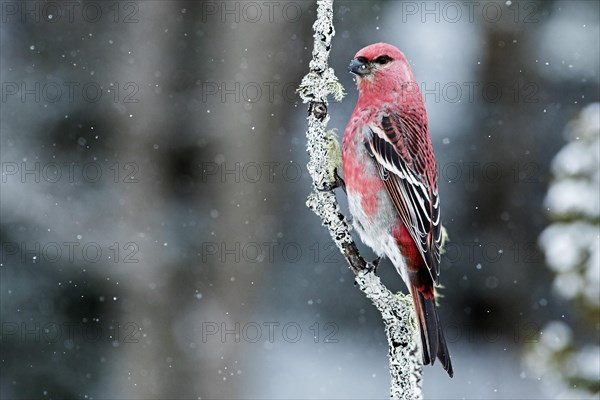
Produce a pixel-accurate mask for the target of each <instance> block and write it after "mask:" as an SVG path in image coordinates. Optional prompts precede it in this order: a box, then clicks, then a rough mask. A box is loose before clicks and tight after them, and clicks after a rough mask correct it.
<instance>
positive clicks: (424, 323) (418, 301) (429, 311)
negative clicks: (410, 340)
mask: <svg viewBox="0 0 600 400" xmlns="http://www.w3.org/2000/svg"><path fill="white" fill-rule="evenodd" d="M410 291H411V293H412V296H413V303H414V306H415V312H416V314H417V321H418V324H419V332H420V334H421V344H422V346H421V349H422V352H423V364H424V365H427V364H431V365H433V364H434V362H435V360H436V356H437V358H438V359H439V360H440V362H441V363H442V366H443V367H444V369H445V370H446V372H448V375H449V376H450V377H452V375H454V371H453V370H452V363H451V362H450V354H449V353H448V346H446V338H445V337H444V332H443V330H442V324H441V323H440V319H439V318H438V315H437V311H436V310H435V300H434V298H433V296H432V298H426V297H425V296H424V295H423V293H422V292H421V291H420V290H419V289H418V288H417V286H415V285H411V290H410Z"/></svg>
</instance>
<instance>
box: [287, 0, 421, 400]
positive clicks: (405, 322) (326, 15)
mask: <svg viewBox="0 0 600 400" xmlns="http://www.w3.org/2000/svg"><path fill="white" fill-rule="evenodd" d="M317 6H318V8H317V19H316V21H315V23H314V25H313V30H314V48H313V53H312V61H311V62H310V72H309V73H308V74H307V75H306V76H305V77H304V79H303V80H302V83H301V85H300V87H299V89H298V93H299V94H300V97H301V98H302V100H303V101H304V103H308V105H309V107H308V131H307V132H306V136H307V139H308V144H307V150H308V154H309V156H310V160H309V162H308V171H309V173H310V176H311V177H312V180H313V192H312V193H311V194H310V195H309V197H308V200H307V205H308V207H309V208H310V209H311V210H313V211H314V212H315V213H316V214H317V215H318V216H319V217H320V218H321V220H322V222H323V225H324V226H325V227H327V229H328V230H329V233H330V234H331V237H332V239H333V241H334V242H335V244H336V245H337V247H338V248H339V249H340V251H341V253H342V254H343V256H344V257H345V258H346V260H347V261H348V264H349V265H350V268H351V269H352V271H353V272H354V274H355V275H356V282H357V284H358V287H359V288H360V290H361V291H363V292H364V293H365V295H366V296H367V298H369V299H370V300H371V301H372V302H373V304H374V305H375V307H376V308H377V309H378V310H379V312H380V313H381V316H382V319H383V323H384V326H385V332H386V335H387V339H388V344H389V365H390V375H391V388H390V397H391V398H393V399H406V400H409V399H410V400H413V399H421V398H422V397H423V395H422V389H421V383H422V381H421V374H422V364H421V356H420V352H419V347H418V342H417V341H416V340H415V333H416V332H417V328H416V327H415V326H414V323H413V321H414V316H413V308H412V305H411V300H410V299H409V298H407V297H404V296H402V295H395V294H393V293H392V292H390V291H389V290H388V289H387V288H386V287H385V286H384V285H383V283H382V282H381V280H380V279H379V277H377V275H375V272H374V267H373V265H372V264H370V263H367V262H366V261H365V260H364V259H363V258H362V257H361V256H360V254H359V252H358V248H357V247H356V244H355V243H354V240H353V239H352V236H351V234H350V227H349V225H348V223H347V220H346V218H345V217H344V215H343V214H342V213H341V211H340V208H339V205H338V203H337V200H336V198H335V194H334V192H333V191H326V190H323V189H324V188H327V187H330V186H331V183H332V182H333V181H334V180H335V170H336V169H338V170H339V169H340V152H339V144H338V142H337V139H336V137H335V133H333V132H332V131H327V123H328V122H329V115H328V112H327V105H328V96H329V95H333V97H334V98H335V99H336V100H338V101H339V100H341V98H342V97H343V95H344V92H343V88H342V86H341V84H340V83H339V82H338V80H337V78H336V76H335V74H334V71H333V69H331V68H330V67H329V63H328V60H329V52H330V50H331V41H332V39H333V36H334V35H335V29H334V26H333V0H318V1H317Z"/></svg>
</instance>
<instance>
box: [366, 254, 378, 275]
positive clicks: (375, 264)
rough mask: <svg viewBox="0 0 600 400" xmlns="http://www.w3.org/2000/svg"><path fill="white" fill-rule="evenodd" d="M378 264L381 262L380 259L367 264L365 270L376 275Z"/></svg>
mask: <svg viewBox="0 0 600 400" xmlns="http://www.w3.org/2000/svg"><path fill="white" fill-rule="evenodd" d="M380 262H381V257H377V258H376V259H374V260H373V261H371V262H370V263H369V264H367V268H368V269H369V272H373V273H374V274H376V273H377V267H379V263H380Z"/></svg>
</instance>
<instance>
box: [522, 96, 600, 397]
mask: <svg viewBox="0 0 600 400" xmlns="http://www.w3.org/2000/svg"><path fill="white" fill-rule="evenodd" d="M566 134H567V138H568V140H569V143H568V144H567V145H566V146H564V147H563V148H562V149H561V150H560V151H559V153H558V154H557V155H556V156H555V157H554V160H553V162H552V174H553V177H554V180H553V182H552V184H551V185H550V188H549V190H548V194H547V196H546V201H545V203H546V204H545V206H546V207H547V210H548V213H549V215H550V218H551V220H552V223H551V224H550V226H548V227H547V228H546V229H545V230H544V231H543V232H542V233H541V235H540V237H539V245H540V247H541V248H542V249H543V251H544V253H545V255H546V263H547V265H548V267H549V268H550V269H551V270H552V271H553V272H554V273H555V278H554V289H555V290H556V292H557V293H558V294H559V295H560V296H561V297H563V298H565V299H567V300H569V301H571V304H572V307H571V310H572V312H573V313H578V314H580V315H573V317H575V318H581V319H582V320H583V321H584V322H585V325H584V326H586V327H589V330H587V331H583V330H581V329H578V330H577V331H576V332H574V331H573V329H572V328H571V327H570V326H569V325H567V324H566V323H565V322H563V321H551V322H549V323H548V324H547V325H546V326H545V327H544V328H543V330H542V334H541V336H540V340H539V342H537V343H536V344H535V345H534V346H532V348H531V349H530V351H529V352H528V354H527V357H526V361H527V364H528V366H529V367H530V369H531V370H532V371H535V373H536V374H539V375H540V376H544V377H545V381H546V382H555V384H556V385H558V387H555V388H553V389H554V390H556V389H558V390H559V391H560V393H561V397H563V398H588V397H593V398H597V397H596V396H598V393H600V346H598V333H599V330H598V327H599V325H598V324H599V320H600V319H599V316H600V199H599V196H600V168H599V165H600V154H599V153H600V103H594V104H590V105H588V106H587V107H586V108H585V109H584V110H583V111H582V112H581V113H580V115H579V116H578V118H577V119H575V120H574V121H572V122H571V123H570V124H569V125H568V126H567V129H566Z"/></svg>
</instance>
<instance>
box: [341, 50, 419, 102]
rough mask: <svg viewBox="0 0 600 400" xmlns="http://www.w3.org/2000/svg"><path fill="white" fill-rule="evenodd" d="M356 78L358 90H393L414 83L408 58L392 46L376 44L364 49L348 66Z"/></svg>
mask: <svg viewBox="0 0 600 400" xmlns="http://www.w3.org/2000/svg"><path fill="white" fill-rule="evenodd" d="M348 68H349V70H350V72H351V73H353V74H354V75H355V76H356V82H357V86H358V89H359V90H360V91H361V92H362V91H363V90H367V89H370V88H372V89H377V90H393V89H395V87H396V86H397V85H401V84H406V83H414V81H415V79H414V76H413V74H412V72H411V70H410V66H409V64H408V61H406V57H404V54H402V52H401V51H400V50H398V49H397V48H396V47H394V46H392V45H391V44H387V43H375V44H372V45H369V46H367V47H364V48H362V49H361V50H360V51H359V52H358V53H356V55H355V56H354V59H353V60H352V61H351V62H350V65H349V66H348Z"/></svg>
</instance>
